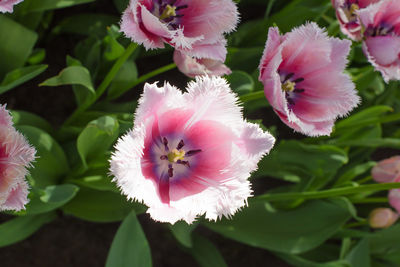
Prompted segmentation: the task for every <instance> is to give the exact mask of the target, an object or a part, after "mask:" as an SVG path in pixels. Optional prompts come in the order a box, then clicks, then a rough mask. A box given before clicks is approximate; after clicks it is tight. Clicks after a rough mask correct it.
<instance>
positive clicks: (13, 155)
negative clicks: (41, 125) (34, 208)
mask: <svg viewBox="0 0 400 267" xmlns="http://www.w3.org/2000/svg"><path fill="white" fill-rule="evenodd" d="M35 153H36V151H35V149H34V148H33V147H31V146H30V145H29V144H28V142H27V141H26V139H25V138H24V136H23V135H21V134H20V133H19V132H17V131H16V130H15V129H14V127H13V124H12V122H11V116H10V114H9V113H8V111H7V110H6V109H5V107H4V106H2V105H0V211H2V210H16V211H18V210H21V209H24V206H25V204H26V203H28V197H27V196H28V188H29V186H28V184H27V182H26V181H25V176H26V174H27V168H28V167H29V166H30V164H31V162H32V161H33V160H34V159H35Z"/></svg>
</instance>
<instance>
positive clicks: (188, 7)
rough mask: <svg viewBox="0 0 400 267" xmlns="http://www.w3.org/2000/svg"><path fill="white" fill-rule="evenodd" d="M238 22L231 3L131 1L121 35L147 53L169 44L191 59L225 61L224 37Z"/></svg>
mask: <svg viewBox="0 0 400 267" xmlns="http://www.w3.org/2000/svg"><path fill="white" fill-rule="evenodd" d="M237 22H238V12H237V7H236V5H235V4H234V3H233V2H232V1H231V0H196V1H194V0H131V1H130V4H129V7H128V8H127V9H126V10H125V12H124V14H123V16H122V22H121V31H122V32H124V33H125V35H126V36H127V37H129V38H131V39H132V41H134V42H137V43H139V44H143V45H144V46H145V48H146V49H153V48H162V47H164V43H168V44H170V45H171V46H173V47H174V48H175V49H177V50H180V51H183V52H185V53H186V54H188V55H189V56H193V57H200V58H214V59H219V60H221V61H225V55H226V48H225V43H226V42H225V39H224V37H223V34H224V33H228V32H231V31H232V30H234V29H235V27H236V24H237Z"/></svg>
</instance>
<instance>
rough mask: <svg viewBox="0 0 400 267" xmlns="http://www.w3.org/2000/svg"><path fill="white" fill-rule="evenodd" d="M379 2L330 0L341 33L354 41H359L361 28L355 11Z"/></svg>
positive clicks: (369, 0) (372, 0)
mask: <svg viewBox="0 0 400 267" xmlns="http://www.w3.org/2000/svg"><path fill="white" fill-rule="evenodd" d="M379 1H380V0H332V5H333V8H334V9H335V10H336V17H337V19H338V20H339V23H340V29H341V30H342V32H343V33H344V34H346V35H347V36H348V37H349V38H351V39H353V40H354V41H359V40H361V38H362V27H361V24H360V20H359V18H358V15H357V11H358V10H360V9H363V8H366V7H367V6H369V5H370V4H373V3H376V2H379Z"/></svg>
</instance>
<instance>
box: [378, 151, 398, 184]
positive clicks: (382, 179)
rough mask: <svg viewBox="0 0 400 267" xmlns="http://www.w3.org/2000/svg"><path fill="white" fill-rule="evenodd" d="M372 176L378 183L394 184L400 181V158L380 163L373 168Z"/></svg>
mask: <svg viewBox="0 0 400 267" xmlns="http://www.w3.org/2000/svg"><path fill="white" fill-rule="evenodd" d="M371 174H372V178H374V180H375V181H377V182H378V183H393V182H394V181H395V180H398V179H400V156H394V157H391V158H388V159H384V160H381V161H379V162H378V164H377V165H375V166H374V167H373V168H372V171H371Z"/></svg>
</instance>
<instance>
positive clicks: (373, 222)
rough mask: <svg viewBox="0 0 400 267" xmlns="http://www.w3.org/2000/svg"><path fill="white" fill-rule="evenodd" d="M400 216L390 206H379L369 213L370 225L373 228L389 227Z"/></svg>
mask: <svg viewBox="0 0 400 267" xmlns="http://www.w3.org/2000/svg"><path fill="white" fill-rule="evenodd" d="M398 218H399V215H398V214H397V213H395V212H393V211H392V210H391V209H389V208H377V209H374V210H373V211H372V212H371V213H370V214H369V225H370V226H371V227H372V228H388V227H389V226H391V225H392V224H394V223H395V222H396V221H397V219H398Z"/></svg>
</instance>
